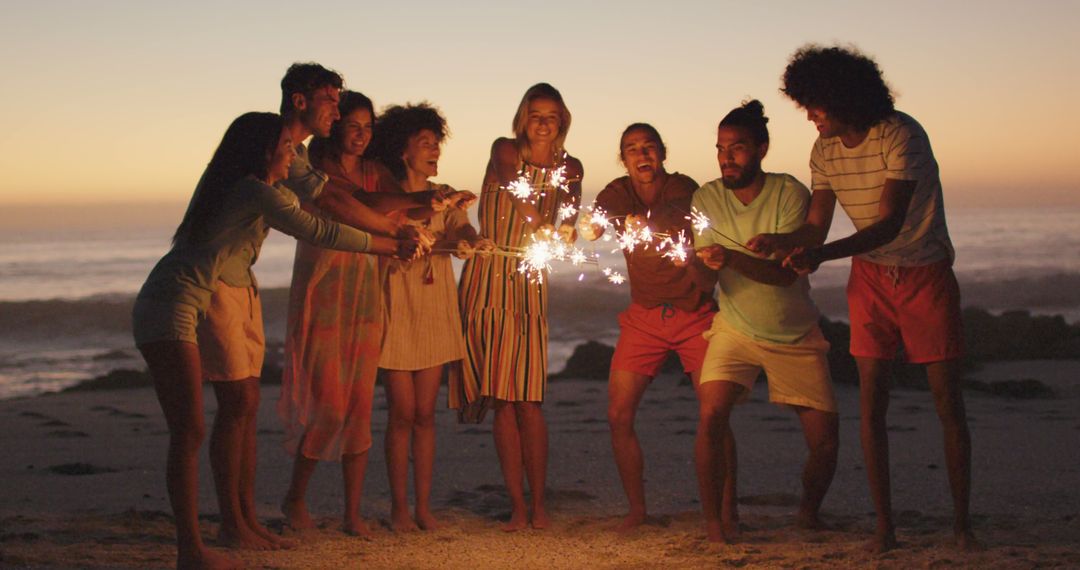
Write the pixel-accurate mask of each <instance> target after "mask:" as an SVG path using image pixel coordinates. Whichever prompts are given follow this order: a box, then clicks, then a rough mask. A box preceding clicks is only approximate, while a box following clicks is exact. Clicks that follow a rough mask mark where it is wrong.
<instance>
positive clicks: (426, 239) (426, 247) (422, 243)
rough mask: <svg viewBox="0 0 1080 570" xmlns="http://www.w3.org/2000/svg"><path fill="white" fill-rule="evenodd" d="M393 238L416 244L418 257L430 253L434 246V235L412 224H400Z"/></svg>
mask: <svg viewBox="0 0 1080 570" xmlns="http://www.w3.org/2000/svg"><path fill="white" fill-rule="evenodd" d="M394 237H395V238H397V239H400V240H413V241H416V242H417V246H418V247H417V250H418V252H419V253H418V255H423V254H425V253H428V252H429V251H431V248H432V247H433V246H434V245H435V234H433V233H431V230H429V229H427V228H425V227H422V226H417V225H414V224H402V225H400V226H398V231H397V234H395V235H394Z"/></svg>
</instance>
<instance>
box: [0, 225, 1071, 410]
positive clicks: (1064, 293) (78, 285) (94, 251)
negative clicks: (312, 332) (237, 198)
mask: <svg viewBox="0 0 1080 570" xmlns="http://www.w3.org/2000/svg"><path fill="white" fill-rule="evenodd" d="M948 217H949V229H950V233H951V235H952V239H953V243H954V245H955V247H956V251H957V258H956V264H955V268H956V272H957V275H958V278H959V280H960V284H961V288H962V291H963V298H964V304H965V306H971V305H975V306H979V307H982V308H985V309H988V310H991V311H994V312H1001V311H1006V310H1027V311H1031V312H1032V313H1036V314H1062V315H1064V316H1065V318H1066V319H1067V320H1068V321H1069V322H1076V321H1078V320H1080V208H1075V207H1073V208H1024V209H1015V208H1013V209H1005V208H953V209H950V210H949V213H948ZM134 220H135V221H128V222H124V223H120V222H116V221H111V220H110V218H109V217H108V216H104V215H101V214H100V213H99V212H98V211H97V210H95V211H94V212H90V211H88V212H87V214H86V215H85V216H83V217H82V218H80V219H78V220H77V223H75V222H71V223H68V222H65V223H62V224H49V223H47V222H46V223H33V224H30V223H23V224H18V223H15V224H13V223H5V224H4V226H3V227H0V399H4V398H12V397H20V396H28V395H34V394H39V393H42V392H50V391H56V390H60V389H63V388H64V387H67V386H70V385H72V384H75V383H78V382H80V381H82V380H85V379H87V378H91V377H93V376H96V375H100V374H103V373H105V372H108V371H109V370H111V369H115V368H142V367H143V364H142V361H141V360H140V359H139V357H138V354H137V352H136V351H135V349H134V347H133V346H132V342H131V339H130V332H129V331H130V323H129V321H130V316H129V315H128V314H127V311H128V310H129V307H130V299H131V298H132V297H133V296H134V294H135V292H136V291H137V290H138V288H139V286H140V285H141V284H142V282H143V280H144V279H145V277H146V274H147V273H148V272H149V270H150V268H151V267H152V266H153V264H154V263H155V262H156V261H157V260H158V258H160V257H161V255H162V254H164V253H165V251H166V250H167V249H168V246H169V237H170V235H171V232H172V230H173V228H174V225H173V224H169V223H157V222H156V218H155V219H154V223H150V221H149V220H150V218H148V217H144V218H141V219H140V218H139V217H138V216H136V217H135V218H134ZM851 231H852V228H851V226H850V223H849V222H848V221H847V219H846V218H845V217H844V215H843V213H842V212H838V213H837V216H836V220H835V221H834V227H833V231H832V237H838V236H843V235H846V234H848V233H850V232H851ZM586 247H587V248H589V247H591V249H592V250H593V251H595V252H597V253H599V254H600V255H601V256H602V261H603V264H604V265H607V266H611V267H613V268H615V269H616V270H618V271H621V272H623V273H624V274H625V270H624V268H623V262H622V256H621V254H619V253H617V252H614V253H613V252H611V249H612V247H613V246H612V245H611V244H610V243H604V242H598V244H596V245H593V246H586ZM293 251H294V242H293V240H292V239H291V238H288V237H287V236H284V235H281V234H276V233H272V235H271V237H270V239H268V240H267V242H266V244H265V246H264V247H263V251H262V255H261V257H260V259H259V261H258V263H257V264H256V266H255V273H256V275H257V276H258V278H259V283H260V285H261V287H262V288H263V289H264V290H266V293H267V294H266V295H265V296H264V297H265V298H266V299H268V303H270V302H272V301H273V300H275V299H277V300H279V301H280V300H281V299H282V298H283V294H280V293H281V292H280V291H275V290H277V289H281V288H285V287H288V285H289V280H290V275H291V271H292V258H293ZM847 271H848V263H847V262H833V263H830V264H826V265H825V266H824V267H822V268H821V269H820V270H819V271H818V272H817V273H815V274H814V275H813V276H812V277H811V284H812V286H813V289H814V296H815V300H816V301H817V302H818V305H819V307H821V309H822V312H823V313H824V314H825V315H826V316H828V317H830V318H839V319H843V318H845V317H846V308H845V305H844V302H843V286H844V283H845V281H846V279H847ZM550 280H551V284H552V288H553V294H552V302H551V303H552V313H551V316H550V321H551V322H550V325H551V335H550V351H549V359H550V366H549V370H550V371H551V372H555V371H558V370H560V369H561V368H562V366H563V365H564V364H565V361H566V359H567V358H568V357H569V356H570V354H571V352H572V351H573V348H574V346H576V345H577V344H579V343H581V342H584V341H585V340H590V339H592V340H598V341H602V342H608V343H613V342H614V340H615V339H616V338H617V336H618V328H617V322H616V321H615V314H616V313H617V311H618V310H619V308H621V307H622V306H625V303H626V301H627V299H628V298H629V296H628V292H629V286H628V285H627V284H623V285H613V284H611V283H609V282H607V281H606V280H605V278H604V276H603V275H602V274H601V273H600V272H599V270H598V269H597V268H592V267H586V268H585V269H584V270H578V269H575V268H573V267H570V266H567V265H559V264H556V266H555V270H554V272H553V273H552V274H551V276H550ZM275 293H278V294H275ZM278 304H281V303H280V302H279V303H278ZM282 311H283V309H282V308H280V307H278V308H277V309H276V310H268V316H267V337H268V339H269V340H270V341H271V342H273V341H274V340H280V339H281V337H282V335H283V329H284V315H283V312H282Z"/></svg>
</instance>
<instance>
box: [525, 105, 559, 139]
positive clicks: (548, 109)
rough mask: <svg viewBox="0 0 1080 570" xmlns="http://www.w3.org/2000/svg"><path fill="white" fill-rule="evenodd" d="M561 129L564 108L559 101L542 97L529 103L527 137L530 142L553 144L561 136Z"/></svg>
mask: <svg viewBox="0 0 1080 570" xmlns="http://www.w3.org/2000/svg"><path fill="white" fill-rule="evenodd" d="M561 128H562V106H561V105H559V103H558V101H554V100H552V99H547V98H543V97H541V98H538V99H533V100H532V101H530V102H529V112H528V115H527V121H526V123H525V136H526V137H528V139H529V142H531V143H533V144H537V143H541V144H551V143H552V142H554V141H555V139H556V138H557V137H558V136H559V131H560V129H561Z"/></svg>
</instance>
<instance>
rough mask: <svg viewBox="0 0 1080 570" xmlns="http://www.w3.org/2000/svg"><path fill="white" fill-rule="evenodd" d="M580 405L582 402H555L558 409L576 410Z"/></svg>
mask: <svg viewBox="0 0 1080 570" xmlns="http://www.w3.org/2000/svg"><path fill="white" fill-rule="evenodd" d="M580 405H581V402H576V401H574V400H559V401H557V402H555V407H556V408H576V407H578V406H580Z"/></svg>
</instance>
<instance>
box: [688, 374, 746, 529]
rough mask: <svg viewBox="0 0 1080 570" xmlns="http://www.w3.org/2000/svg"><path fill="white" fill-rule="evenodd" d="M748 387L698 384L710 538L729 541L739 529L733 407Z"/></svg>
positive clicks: (700, 468) (699, 455) (702, 489)
mask: <svg viewBox="0 0 1080 570" xmlns="http://www.w3.org/2000/svg"><path fill="white" fill-rule="evenodd" d="M743 390H745V388H743V387H742V386H740V385H739V384H736V383H734V382H724V381H713V382H703V383H700V382H699V383H698V384H697V392H698V401H699V409H700V418H699V420H698V430H697V437H696V439H695V441H694V460H695V464H696V467H697V478H698V492H699V493H700V495H701V508H702V510H703V511H704V513H705V532H706V534H707V535H708V538H709V540H710V541H713V542H728V541H729V540H731V539H733V538H734V536H733V535H734V534H735V533H737V532H738V511H737V510H736V504H737V497H736V492H735V490H736V473H737V470H738V466H737V464H736V461H735V456H736V454H735V438H734V436H733V434H732V432H731V425H730V418H731V410H732V408H733V407H734V406H735V402H736V400H737V399H738V397H739V394H740V393H741V392H742V391H743Z"/></svg>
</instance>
